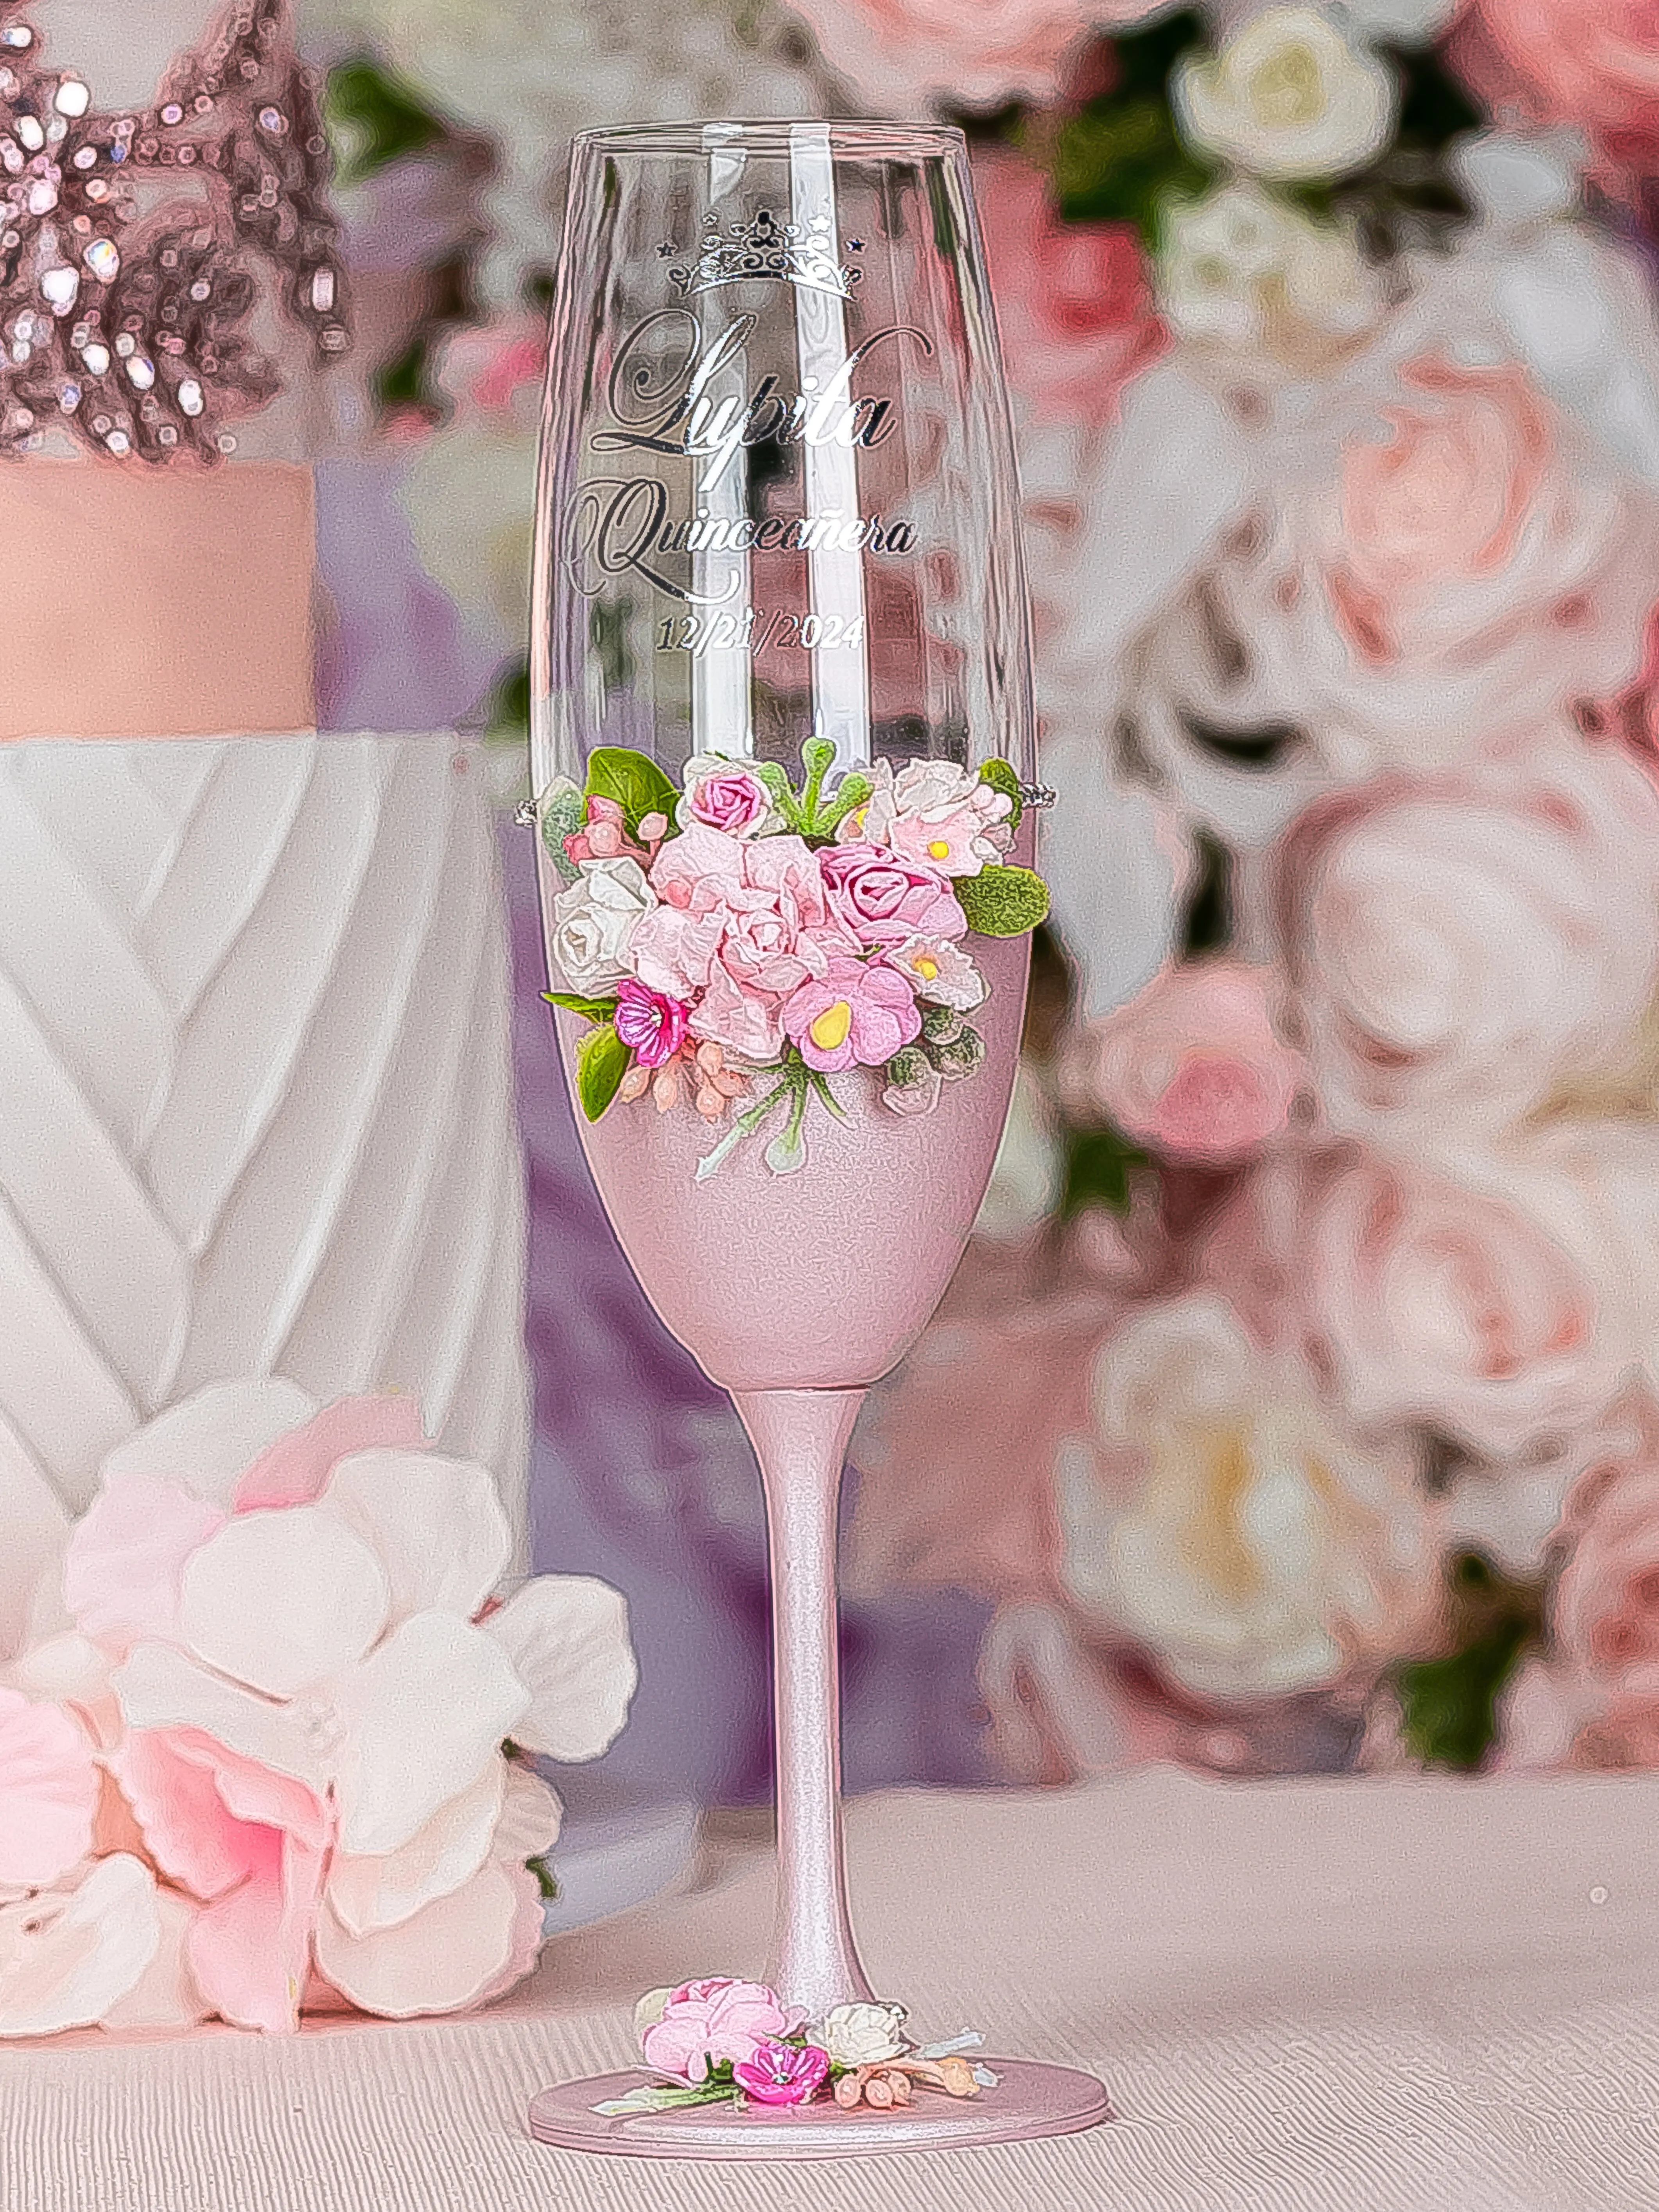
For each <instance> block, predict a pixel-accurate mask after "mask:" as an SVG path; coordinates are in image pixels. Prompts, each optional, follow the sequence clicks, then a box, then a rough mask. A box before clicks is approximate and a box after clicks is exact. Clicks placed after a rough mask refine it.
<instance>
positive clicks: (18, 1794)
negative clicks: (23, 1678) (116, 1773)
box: [0, 1689, 98, 1890]
mask: <svg viewBox="0 0 1659 2212" xmlns="http://www.w3.org/2000/svg"><path fill="white" fill-rule="evenodd" d="M97 1807H98V1769H97V1767H96V1766H95V1765H94V1762H93V1756H92V1747H91V1745H90V1744H89V1743H88V1741H87V1739H86V1737H85V1736H84V1735H82V1732H81V1730H80V1729H78V1728H77V1727H76V1724H75V1723H74V1722H73V1721H72V1720H71V1719H70V1717H69V1715H68V1714H67V1713H66V1712H65V1711H64V1708H63V1707H62V1706H61V1705H50V1704H44V1703H40V1704H38V1703H36V1702H35V1701H34V1700H33V1699H29V1698H26V1697H24V1696H23V1695H22V1694H21V1692H19V1691H17V1690H9V1689H0V1890H4V1889H40V1888H43V1887H46V1885H47V1884H48V1883H50V1882H55V1881H58V1880H59V1879H60V1878H61V1877H62V1876H63V1875H66V1874H67V1873H68V1872H69V1871H70V1869H71V1868H72V1867H74V1866H75V1865H76V1863H78V1862H79V1861H80V1860H81V1859H82V1858H84V1857H86V1855H87V1853H88V1851H89V1850H91V1848H92V1838H93V1820H94V1814H95V1813H96V1811H97Z"/></svg>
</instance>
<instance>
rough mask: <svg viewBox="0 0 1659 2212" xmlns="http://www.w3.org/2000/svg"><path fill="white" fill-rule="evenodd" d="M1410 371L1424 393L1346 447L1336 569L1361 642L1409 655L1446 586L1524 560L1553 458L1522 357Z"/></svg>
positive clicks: (1333, 583)
mask: <svg viewBox="0 0 1659 2212" xmlns="http://www.w3.org/2000/svg"><path fill="white" fill-rule="evenodd" d="M1401 383H1402V384H1403V385H1404V386H1406V388H1407V393H1408V394H1418V393H1420V394H1421V395H1422V396H1421V397H1420V398H1416V397H1406V398H1401V400H1399V401H1397V402H1396V403H1395V404H1393V405H1392V406H1389V407H1386V408H1383V409H1382V410H1379V411H1380V414H1381V416H1382V419H1383V422H1386V423H1387V424H1388V426H1389V435H1387V436H1386V437H1385V438H1384V439H1383V440H1382V441H1375V440H1372V439H1356V440H1354V441H1352V442H1350V443H1349V445H1348V446H1347V447H1346V449H1345V451H1344V453H1343V455H1342V461H1341V474H1340V486H1341V489H1340V497H1341V514H1342V546H1341V549H1340V551H1339V552H1338V554H1337V555H1336V556H1335V557H1334V560H1333V561H1332V562H1331V563H1330V566H1329V568H1328V578H1327V581H1328V589H1329V591H1330V593H1331V597H1332V599H1333V601H1334V604H1335V607H1336V611H1337V619H1338V621H1339V623H1340V624H1341V625H1342V627H1343V629H1345V630H1346V632H1347V635H1348V637H1349V640H1350V641H1351V643H1352V646H1353V647H1354V649H1355V650H1356V652H1358V653H1360V654H1361V655H1362V657H1363V658H1364V659H1367V660H1371V661H1377V662H1386V661H1391V660H1397V659H1401V657H1402V654H1403V653H1404V652H1405V650H1406V649H1407V641H1408V640H1409V639H1410V638H1411V636H1412V635H1413V628H1414V626H1415V625H1417V624H1418V623H1420V622H1422V621H1424V620H1426V621H1427V622H1428V623H1430V624H1432V623H1435V622H1436V621H1437V618H1438V617H1439V616H1440V611H1441V610H1440V606H1439V601H1440V599H1441V596H1442V594H1443V593H1444V592H1446V591H1448V590H1455V589H1456V588H1457V587H1458V586H1460V585H1462V586H1475V587H1477V588H1479V587H1480V584H1481V582H1482V580H1484V579H1486V578H1487V577H1491V576H1493V575H1501V574H1503V573H1504V570H1505V569H1507V568H1510V566H1511V565H1512V564H1513V562H1514V561H1515V558H1516V551H1517V550H1518V548H1519V546H1520V544H1521V540H1522V533H1523V532H1524V531H1525V529H1526V526H1527V524H1528V520H1529V518H1530V517H1531V515H1532V514H1533V513H1534V509H1535V507H1536V506H1537V502H1538V499H1539V495H1540V493H1541V490H1542V489H1543V488H1544V485H1545V483H1546V480H1547V473H1548V469H1549V465H1550V463H1551V461H1552V459H1553V451H1552V444H1551V423H1550V419H1549V415H1548V412H1547V408H1546V405H1545V403H1544V401H1543V400H1542V399H1541V397H1540V396H1539V394H1538V393H1537V392H1534V390H1533V388H1532V386H1531V384H1530V383H1529V382H1528V378H1527V375H1526V373H1525V371H1524V370H1522V368H1519V367H1517V366H1516V365H1514V364H1506V365H1505V366H1504V367H1501V368H1470V367H1468V366H1466V365H1464V364H1462V363H1460V362H1449V361H1441V360H1434V359H1428V358H1425V359H1423V360H1419V361H1416V362H1411V363H1410V364H1409V365H1408V366H1407V368H1405V369H1403V370H1402V371H1401Z"/></svg>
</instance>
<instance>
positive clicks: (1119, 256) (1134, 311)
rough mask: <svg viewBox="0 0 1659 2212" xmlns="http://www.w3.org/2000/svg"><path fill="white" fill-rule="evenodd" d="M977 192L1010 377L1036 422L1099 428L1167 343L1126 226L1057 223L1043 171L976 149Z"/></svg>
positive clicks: (1136, 243) (1007, 156) (998, 153)
mask: <svg viewBox="0 0 1659 2212" xmlns="http://www.w3.org/2000/svg"><path fill="white" fill-rule="evenodd" d="M974 170H975V188H976V189H975V197H976V198H977V200H978V202H979V210H980V222H981V227H982V228H983V230H984V234H985V258H986V260H987V264H989V268H990V274H991V288H992V291H993V294H994V297H995V300H996V303H997V322H998V325H999V326H1000V331H1001V334H1002V353H1003V359H1004V361H1005V362H1006V364H1007V370H1008V380H1009V382H1010V384H1011V385H1012V386H1013V388H1014V390H1015V392H1017V393H1018V394H1019V395H1021V396H1022V397H1023V398H1025V399H1026V400H1027V401H1028V402H1029V403H1030V410H1031V413H1032V416H1034V418H1035V419H1036V421H1037V422H1085V423H1087V424H1089V425H1090V427H1091V428H1098V427H1099V426H1101V425H1102V424H1103V423H1106V422H1111V421H1112V420H1113V419H1114V417H1115V415H1116V413H1117V403H1118V397H1119V394H1120V393H1121V391H1122V389H1123V387H1124V386H1125V385H1126V384H1127V382H1128V381H1129V380H1130V378H1131V377H1133V376H1134V375H1135V374H1138V372H1139V370H1141V369H1143V368H1146V367H1147V365H1148V364H1149V363H1150V362H1152V361H1154V360H1156V359H1157V357H1158V355H1159V354H1160V353H1162V352H1163V350H1164V346H1165V344H1166V343H1167V339H1166V337H1165V333H1164V326H1163V325H1162V324H1161V323H1160V322H1159V321H1158V316H1157V313H1156V312H1155V310H1154V308H1153V305H1152V290H1151V287H1150V285H1149V284H1148V283H1147V277H1146V261H1145V258H1144V257H1143V256H1142V253H1141V251H1140V246H1139V241H1138V240H1137V238H1136V234H1135V232H1134V229H1133V227H1132V226H1131V225H1130V224H1128V223H1118V222H1114V223H1105V222H1061V221H1060V214H1059V210H1057V208H1056V207H1055V205H1054V201H1053V199H1052V198H1051V197H1050V196H1049V191H1048V182H1047V179H1045V178H1044V177H1043V175H1042V172H1041V171H1040V170H1038V169H1036V168H1034V167H1032V166H1031V164H1030V162H1028V161H1022V160H1021V159H1020V158H1019V156H1018V155H1016V154H1013V153H1012V152H1008V151H1006V150H1004V149H997V150H994V151H992V152H987V153H981V154H978V155H975V162H974Z"/></svg>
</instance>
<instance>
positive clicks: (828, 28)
mask: <svg viewBox="0 0 1659 2212" xmlns="http://www.w3.org/2000/svg"><path fill="white" fill-rule="evenodd" d="M1157 5H1158V0H801V8H800V12H801V14H802V15H805V18H806V20H807V21H808V22H809V23H811V26H812V28H813V30H814V31H815V32H816V33H817V40H818V44H819V46H821V47H822V48H823V54H824V58H825V59H826V60H827V61H828V62H829V64H830V66H831V67H832V68H834V69H837V70H840V71H841V72H842V75H843V76H846V77H848V78H849V79H850V80H851V82H853V83H854V84H855V85H856V86H858V87H859V88H860V90H861V91H862V92H864V93H865V94H866V95H867V96H868V97H869V98H870V99H871V100H873V101H874V102H875V103H876V106H877V107H878V111H879V112H883V113H885V114H890V115H908V114H912V113H915V112H918V111H919V110H923V109H925V108H926V107H927V106H928V105H929V104H930V100H931V98H932V96H933V95H935V94H941V93H942V94H947V95H949V97H950V99H951V102H952V104H953V105H957V106H963V105H965V106H970V107H999V106H1002V105H1003V104H1004V103H1005V102H1006V101H1007V100H1011V99H1012V98H1013V97H1015V95H1016V94H1023V95H1024V96H1025V97H1026V98H1028V99H1032V100H1052V99H1053V98H1054V95H1055V94H1056V92H1057V91H1058V90H1059V88H1060V76H1061V70H1062V68H1063V65H1064V64H1065V63H1066V59H1067V58H1068V57H1069V55H1070V54H1071V52H1072V51H1073V48H1074V47H1075V46H1077V45H1078V44H1079V42H1080V40H1082V39H1083V38H1084V36H1085V34H1086V33H1088V32H1089V31H1090V30H1091V29H1093V28H1095V27H1097V26H1102V25H1106V24H1121V25H1126V26H1127V25H1129V24H1133V23H1136V22H1139V21H1140V19H1141V18H1142V17H1143V16H1145V15H1152V13H1153V12H1154V11H1155V9H1156V7H1157Z"/></svg>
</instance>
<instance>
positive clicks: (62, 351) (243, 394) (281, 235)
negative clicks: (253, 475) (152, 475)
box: [0, 0, 350, 462]
mask: <svg viewBox="0 0 1659 2212" xmlns="http://www.w3.org/2000/svg"><path fill="white" fill-rule="evenodd" d="M328 175H329V157H328V144H327V141H326V139H325V137H324V134H323V127H322V121H321V117H320V114H319V107H318V101H317V94H316V88H315V85H314V82H313V79H312V77H311V75H310V73H309V72H308V71H307V70H306V69H305V68H304V66H303V65H302V64H301V62H300V59H299V58H298V55H297V53H296V51H295V44H294V36H293V29H292V25H291V23H290V21H289V6H288V0H235V4H234V5H233V6H231V7H230V8H228V9H227V10H226V11H225V12H224V13H223V14H222V15H221V16H220V17H219V18H218V20H217V21H216V25H215V27H214V28H213V30H212V31H211V33H210V34H209V36H208V38H207V39H206V40H205V41H204V44H203V45H202V46H199V47H198V48H197V49H196V50H195V51H194V52H186V53H184V54H181V55H179V57H178V58H177V59H176V60H175V61H174V62H173V64H172V66H171V67H170V69H169V70H168V71H167V76H166V77H165V78H164V79H163V81H162V83H161V88H160V90H159V91H158V93H157V94H156V97H155V104H154V105H153V106H149V107H145V108H143V109H135V110H132V111H130V112H120V111H105V110H101V109H100V108H99V107H98V106H97V105H96V104H95V100H94V93H93V89H92V88H91V87H89V86H88V85H87V84H86V83H84V82H82V80H81V78H80V77H79V76H76V75H74V74H71V73H65V72H58V71H55V70H52V69H51V68H50V67H48V66H46V63H45V62H44V60H43V58H42V57H41V40H40V36H39V34H38V33H37V32H36V30H35V29H34V27H33V25H32V24H31V23H29V22H28V21H26V20H25V19H24V9H23V6H22V4H21V0H0V222H3V229H0V335H3V356H0V451H3V452H4V453H11V454H16V453H25V452H27V451H29V450H30V449H32V448H37V447H40V446H41V445H42V444H43V443H44V442H45V441H46V435H47V434H48V432H49V431H51V430H52V428H62V429H65V430H67V431H68V432H69V433H70V435H71V436H72V437H73V438H74V439H75V440H76V441H77V442H79V443H80V444H81V445H82V446H86V447H91V448H92V449H93V450H94V451H96V452H99V453H110V454H113V455H115V456H116V457H117V458H118V459H139V460H143V461H149V462H165V461H168V460H172V459H177V458H178V457H179V456H180V455H184V454H190V455H191V456H193V457H195V458H196V459H201V460H207V461H216V460H218V459H221V458H222V456H223V455H224V454H225V453H228V452H230V451H232V450H234V447H235V443H236V439H235V434H234V430H233V429H232V428H230V427H229V426H230V425H231V424H232V423H234V422H236V421H237V420H238V419H240V418H242V417H245V416H248V415H251V414H252V413H255V412H257V411H258V410H259V409H260V408H262V407H264V406H265V405H266V404H268V403H269V402H270V400H271V399H273V398H275V397H276V393H277V392H279V391H280V390H281V389H282V386H283V374H282V370H281V367H280V365H279V362H278V360H277V357H276V355H277V350H278V349H279V345H280V333H279V325H280V324H281V323H286V324H288V325H289V326H290V327H292V328H294V329H295V330H297V331H299V332H301V334H302V335H303V337H304V338H305V340H306V341H307V343H308V345H309V347H310V348H311V349H312V350H313V354H314V355H315V356H316V357H318V358H319V359H321V360H328V359H330V358H331V357H333V356H337V355H340V354H342V353H343V352H344V351H345V350H346V349H347V348H348V346H349V343H350V337H349V324H348V320H347V301H346V288H345V280H344V274H343V266H342V263H341V258H340V252H339V240H338V231H337V225H336V222H335V219H334V216H333V215H332V213H331V210H330V207H329V204H328V200H327V196H326V185H327V180H328ZM267 299H268V300H269V301H270V303H271V305H272V306H273V307H275V309H276V313H274V314H273V313H262V312H261V310H262V307H263V305H264V301H265V300H267Z"/></svg>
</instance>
